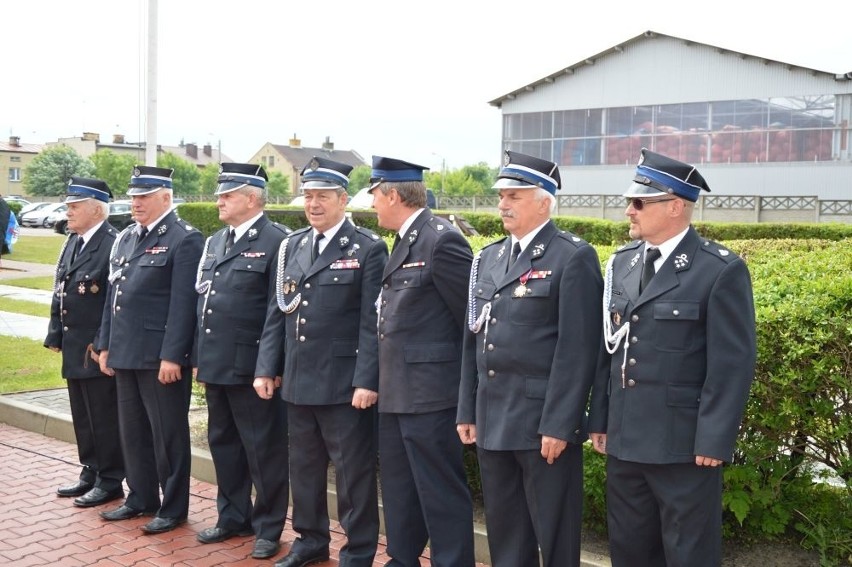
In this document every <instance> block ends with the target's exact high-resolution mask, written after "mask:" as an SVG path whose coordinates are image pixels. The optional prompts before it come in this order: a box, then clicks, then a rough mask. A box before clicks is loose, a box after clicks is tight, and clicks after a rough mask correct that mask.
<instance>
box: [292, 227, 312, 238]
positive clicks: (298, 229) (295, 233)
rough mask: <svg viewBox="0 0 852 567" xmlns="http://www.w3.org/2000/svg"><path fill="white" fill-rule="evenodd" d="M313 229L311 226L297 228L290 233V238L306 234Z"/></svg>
mask: <svg viewBox="0 0 852 567" xmlns="http://www.w3.org/2000/svg"><path fill="white" fill-rule="evenodd" d="M312 229H313V227H312V226H311V225H308V226H303V227H302V228H297V229H296V230H294V231H293V232H291V233H290V236H296V235H297V234H302V233H307V232H310V231H311V230H312Z"/></svg>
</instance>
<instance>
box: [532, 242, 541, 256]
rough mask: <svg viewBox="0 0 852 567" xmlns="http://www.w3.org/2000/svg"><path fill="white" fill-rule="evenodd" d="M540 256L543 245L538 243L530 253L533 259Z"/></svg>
mask: <svg viewBox="0 0 852 567" xmlns="http://www.w3.org/2000/svg"><path fill="white" fill-rule="evenodd" d="M542 254H544V244H541V243H538V244H536V245H535V246H533V251H532V255H533V257H536V256H541V255H542Z"/></svg>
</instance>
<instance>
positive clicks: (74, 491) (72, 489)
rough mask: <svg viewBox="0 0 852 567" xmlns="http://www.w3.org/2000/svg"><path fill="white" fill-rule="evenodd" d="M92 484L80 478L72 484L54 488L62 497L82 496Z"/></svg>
mask: <svg viewBox="0 0 852 567" xmlns="http://www.w3.org/2000/svg"><path fill="white" fill-rule="evenodd" d="M92 486H94V485H93V484H91V483H89V482H83V481H82V480H78V481H77V482H75V483H74V484H68V485H66V486H60V487H59V488H57V489H56V494H58V495H59V496H62V497H63V498H70V497H72V496H82V495H83V494H85V493H87V492H88V491H90V490H91V489H92Z"/></svg>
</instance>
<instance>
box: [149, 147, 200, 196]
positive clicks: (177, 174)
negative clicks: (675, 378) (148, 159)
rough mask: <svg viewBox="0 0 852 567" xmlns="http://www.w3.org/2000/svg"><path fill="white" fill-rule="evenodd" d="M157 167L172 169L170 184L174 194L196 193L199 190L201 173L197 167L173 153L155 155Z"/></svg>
mask: <svg viewBox="0 0 852 567" xmlns="http://www.w3.org/2000/svg"><path fill="white" fill-rule="evenodd" d="M157 167H168V168H171V169H174V173H172V185H173V189H174V194H175V195H198V194H199V193H200V191H201V173H200V172H199V171H198V167H196V166H195V165H193V164H191V163H189V162H188V161H186V160H185V159H183V158H181V157H178V156H176V155H175V154H173V153H165V154H161V155H160V156H158V157H157Z"/></svg>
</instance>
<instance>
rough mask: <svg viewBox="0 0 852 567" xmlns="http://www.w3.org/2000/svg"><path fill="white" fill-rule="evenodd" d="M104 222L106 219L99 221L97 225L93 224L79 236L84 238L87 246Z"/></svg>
mask: <svg viewBox="0 0 852 567" xmlns="http://www.w3.org/2000/svg"><path fill="white" fill-rule="evenodd" d="M102 224H104V221H101V222H99V223H98V224H96V225H95V226H93V227H92V228H90V229H89V230H87V231H86V232H84V233H83V234H81V235H80V236H79V238H82V239H83V246H85V245H86V244H87V243H88V242H89V240H91V239H92V237H93V236H94V235H95V233H96V232H97V231H98V229H99V228H100V227H101V225H102Z"/></svg>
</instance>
